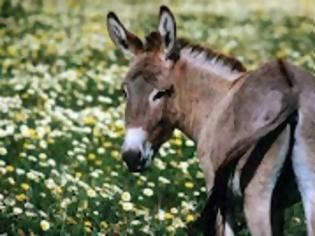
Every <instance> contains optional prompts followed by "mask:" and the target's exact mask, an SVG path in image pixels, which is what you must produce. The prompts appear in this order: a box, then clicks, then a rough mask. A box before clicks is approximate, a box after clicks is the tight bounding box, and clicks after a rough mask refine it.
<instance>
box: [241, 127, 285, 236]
mask: <svg viewBox="0 0 315 236" xmlns="http://www.w3.org/2000/svg"><path fill="white" fill-rule="evenodd" d="M289 144H290V125H287V124H283V126H282V127H280V126H279V127H278V128H277V129H276V130H274V131H273V132H272V133H270V134H268V135H267V136H265V137H263V139H262V140H260V141H259V142H258V144H257V145H256V147H255V149H254V150H253V152H252V154H251V156H250V157H249V160H248V161H247V163H246V164H245V166H244V167H243V174H242V176H241V188H242V190H243V191H244V212H245V217H246V221H247V225H248V228H249V231H250V233H251V235H254V236H269V235H272V226H271V217H270V216H271V214H270V212H271V200H272V194H273V190H274V187H275V185H276V181H277V179H278V176H279V173H280V171H281V168H282V167H283V164H284V162H285V159H286V156H287V154H288V151H289ZM257 159H258V160H259V159H260V162H259V163H256V162H257ZM255 167H256V169H255ZM253 168H254V171H253ZM247 169H249V170H247ZM247 172H250V173H251V172H252V174H248V173H247ZM246 175H250V176H251V178H249V177H247V176H246ZM242 178H243V180H242ZM244 179H245V180H247V183H246V184H245V185H244V183H243V182H244Z"/></svg>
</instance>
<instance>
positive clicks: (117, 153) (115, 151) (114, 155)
mask: <svg viewBox="0 0 315 236" xmlns="http://www.w3.org/2000/svg"><path fill="white" fill-rule="evenodd" d="M112 157H113V158H114V159H116V160H119V158H120V152H119V151H117V150H114V151H112Z"/></svg>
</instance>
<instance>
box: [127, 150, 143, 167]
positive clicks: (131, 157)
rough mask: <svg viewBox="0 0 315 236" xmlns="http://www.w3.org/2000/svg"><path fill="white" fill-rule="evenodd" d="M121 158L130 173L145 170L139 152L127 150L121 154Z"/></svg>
mask: <svg viewBox="0 0 315 236" xmlns="http://www.w3.org/2000/svg"><path fill="white" fill-rule="evenodd" d="M122 157H123V160H124V161H125V162H126V164H127V167H128V170H129V171H130V172H141V171H143V170H144V169H145V161H143V159H142V153H141V151H137V150H128V151H125V152H123V153H122Z"/></svg>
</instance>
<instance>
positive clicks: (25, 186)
mask: <svg viewBox="0 0 315 236" xmlns="http://www.w3.org/2000/svg"><path fill="white" fill-rule="evenodd" d="M21 188H22V189H23V190H25V191H27V190H29V189H30V186H29V185H28V184H27V183H21Z"/></svg>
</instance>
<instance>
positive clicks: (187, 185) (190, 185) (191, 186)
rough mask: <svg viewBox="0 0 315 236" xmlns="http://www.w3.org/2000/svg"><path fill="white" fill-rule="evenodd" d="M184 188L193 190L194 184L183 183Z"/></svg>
mask: <svg viewBox="0 0 315 236" xmlns="http://www.w3.org/2000/svg"><path fill="white" fill-rule="evenodd" d="M185 187H186V188H193V187H194V184H193V183H192V182H186V183H185Z"/></svg>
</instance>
